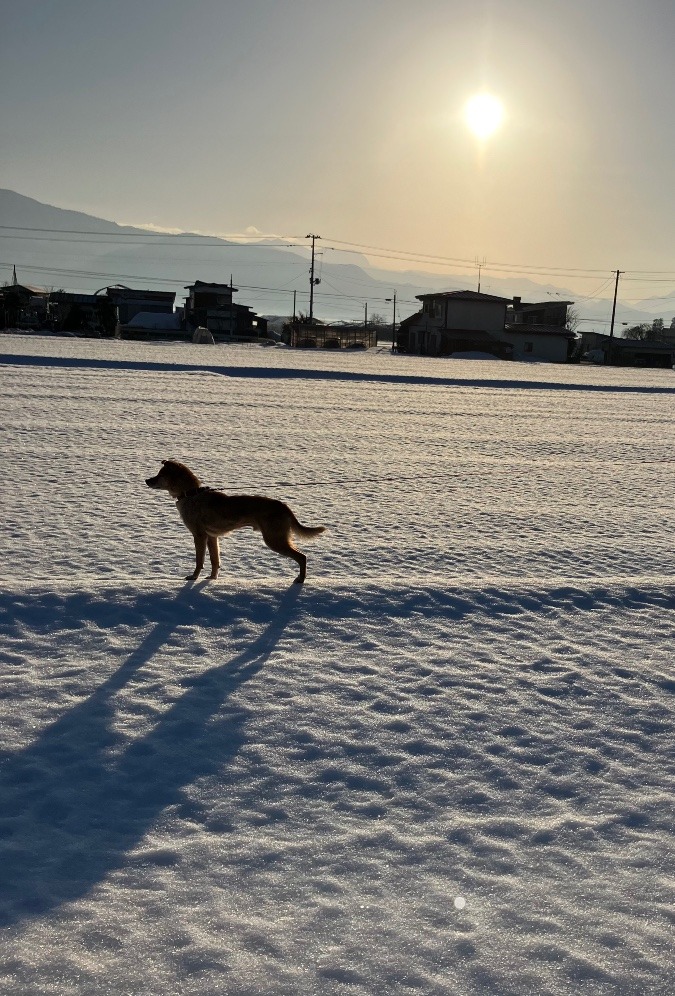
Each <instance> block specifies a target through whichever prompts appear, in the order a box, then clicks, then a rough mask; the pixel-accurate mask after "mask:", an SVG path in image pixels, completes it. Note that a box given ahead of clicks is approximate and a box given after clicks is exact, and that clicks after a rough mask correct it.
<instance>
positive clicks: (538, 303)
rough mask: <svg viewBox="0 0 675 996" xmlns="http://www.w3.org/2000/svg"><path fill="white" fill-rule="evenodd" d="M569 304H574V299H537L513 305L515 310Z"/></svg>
mask: <svg viewBox="0 0 675 996" xmlns="http://www.w3.org/2000/svg"><path fill="white" fill-rule="evenodd" d="M563 304H564V305H566V306H569V305H571V304H574V301H555V300H553V301H535V302H527V303H526V302H525V301H521V302H520V303H519V304H514V305H513V310H514V311H528V310H529V309H530V308H532V309H534V310H538V309H539V308H555V307H558V306H561V305H563Z"/></svg>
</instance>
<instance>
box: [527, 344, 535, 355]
mask: <svg viewBox="0 0 675 996" xmlns="http://www.w3.org/2000/svg"><path fill="white" fill-rule="evenodd" d="M525 352H526V353H532V352H534V343H533V342H526V343H525Z"/></svg>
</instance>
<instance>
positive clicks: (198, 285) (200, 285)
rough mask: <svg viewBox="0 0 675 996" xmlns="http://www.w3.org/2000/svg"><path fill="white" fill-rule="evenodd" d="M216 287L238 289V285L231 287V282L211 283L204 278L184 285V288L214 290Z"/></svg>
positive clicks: (230, 289) (229, 289)
mask: <svg viewBox="0 0 675 996" xmlns="http://www.w3.org/2000/svg"><path fill="white" fill-rule="evenodd" d="M216 288H218V289H219V290H228V291H233V292H234V291H236V290H238V289H239V288H238V287H233V286H232V284H212V283H209V282H208V281H206V280H195V282H194V283H193V284H186V285H185V290H197V289H199V290H215V289H216Z"/></svg>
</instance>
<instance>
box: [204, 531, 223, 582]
mask: <svg viewBox="0 0 675 996" xmlns="http://www.w3.org/2000/svg"><path fill="white" fill-rule="evenodd" d="M206 544H207V546H208V548H209V558H210V560H211V580H212V581H215V580H216V578H217V577H218V571H219V570H220V545H219V543H218V537H217V536H209V538H208V539H207V541H206Z"/></svg>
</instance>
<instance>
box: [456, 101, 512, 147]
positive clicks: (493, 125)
mask: <svg viewBox="0 0 675 996" xmlns="http://www.w3.org/2000/svg"><path fill="white" fill-rule="evenodd" d="M464 117H465V119H466V123H467V124H468V126H469V128H470V129H471V131H472V132H473V133H474V135H475V136H476V138H480V139H481V140H484V139H486V138H489V137H490V135H493V134H494V133H495V132H496V131H497V129H498V128H499V127H500V125H501V123H502V121H503V120H504V105H503V104H502V102H501V100H499V98H498V97H493V96H492V94H490V93H479V94H476V96H475V97H472V98H471V99H470V100H469V101H467V104H466V107H465V108H464Z"/></svg>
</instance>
